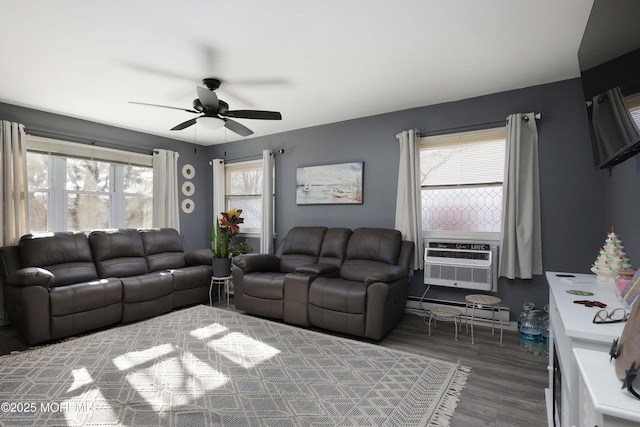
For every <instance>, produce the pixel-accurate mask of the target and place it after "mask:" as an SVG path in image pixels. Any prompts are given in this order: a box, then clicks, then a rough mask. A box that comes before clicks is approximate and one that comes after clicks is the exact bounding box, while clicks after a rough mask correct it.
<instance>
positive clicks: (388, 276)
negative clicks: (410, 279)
mask: <svg viewBox="0 0 640 427" xmlns="http://www.w3.org/2000/svg"><path fill="white" fill-rule="evenodd" d="M408 274H409V273H408V271H407V269H406V268H405V267H400V266H399V265H390V266H389V267H387V268H383V269H378V270H375V271H373V272H371V273H370V274H369V275H368V276H367V277H365V279H364V283H365V285H370V284H372V283H375V282H385V283H389V282H394V281H396V280H400V279H402V278H404V277H407V275H408Z"/></svg>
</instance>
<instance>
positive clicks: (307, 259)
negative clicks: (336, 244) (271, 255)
mask: <svg viewBox="0 0 640 427" xmlns="http://www.w3.org/2000/svg"><path fill="white" fill-rule="evenodd" d="M326 232H327V228H326V227H294V228H292V229H291V230H289V232H288V233H287V236H286V237H285V238H284V241H283V242H282V244H281V245H280V246H279V247H278V251H277V253H276V255H277V256H278V257H279V258H280V271H281V272H283V273H293V272H294V271H295V270H296V268H297V267H300V266H301V265H305V264H316V263H317V262H318V257H319V256H320V250H321V249H322V242H323V239H324V235H325V233H326Z"/></svg>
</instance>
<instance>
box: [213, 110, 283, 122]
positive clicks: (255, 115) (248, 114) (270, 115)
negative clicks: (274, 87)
mask: <svg viewBox="0 0 640 427" xmlns="http://www.w3.org/2000/svg"><path fill="white" fill-rule="evenodd" d="M220 115H222V116H226V117H234V118H236V119H258V120H282V114H280V113H279V112H277V111H260V110H232V111H225V112H224V113H220Z"/></svg>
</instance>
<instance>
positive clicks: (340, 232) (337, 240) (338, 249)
mask: <svg viewBox="0 0 640 427" xmlns="http://www.w3.org/2000/svg"><path fill="white" fill-rule="evenodd" d="M351 233H352V231H351V229H349V228H330V229H328V230H327V232H326V233H325V235H324V240H323V241H322V249H321V250H320V258H319V260H318V264H329V265H334V266H336V267H340V266H341V265H342V262H343V261H344V259H345V257H346V255H347V243H348V242H349V237H350V236H351Z"/></svg>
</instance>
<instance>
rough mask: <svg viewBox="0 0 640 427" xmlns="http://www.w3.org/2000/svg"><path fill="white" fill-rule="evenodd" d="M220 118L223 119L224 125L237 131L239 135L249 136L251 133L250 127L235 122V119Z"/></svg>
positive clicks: (232, 130)
mask: <svg viewBox="0 0 640 427" xmlns="http://www.w3.org/2000/svg"><path fill="white" fill-rule="evenodd" d="M222 120H224V127H226V128H227V129H229V130H230V131H231V132H235V133H237V134H238V135H240V136H249V135H251V134H252V133H253V131H252V130H251V129H249V128H248V127H246V126H245V125H243V124H240V123H238V122H236V121H235V120H231V119H225V118H223V119H222Z"/></svg>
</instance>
